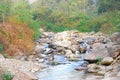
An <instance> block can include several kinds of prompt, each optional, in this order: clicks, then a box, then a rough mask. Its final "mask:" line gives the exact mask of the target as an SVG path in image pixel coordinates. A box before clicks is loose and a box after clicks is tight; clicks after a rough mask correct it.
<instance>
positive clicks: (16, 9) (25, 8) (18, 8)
mask: <svg viewBox="0 0 120 80" xmlns="http://www.w3.org/2000/svg"><path fill="white" fill-rule="evenodd" d="M12 11H13V16H12V18H14V19H13V20H12V21H14V23H17V24H23V25H27V26H28V27H29V28H31V29H32V30H33V33H34V34H33V37H34V40H35V39H37V38H39V36H40V32H39V28H40V25H39V22H38V21H35V20H33V12H32V10H31V8H30V5H29V3H28V2H27V1H19V2H17V3H16V4H14V5H13V10H12ZM20 37H23V36H22V35H21V34H20Z"/></svg>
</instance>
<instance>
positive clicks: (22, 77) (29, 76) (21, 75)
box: [13, 71, 38, 80]
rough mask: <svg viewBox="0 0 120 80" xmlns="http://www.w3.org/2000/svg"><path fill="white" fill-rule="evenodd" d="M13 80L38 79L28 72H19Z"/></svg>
mask: <svg viewBox="0 0 120 80" xmlns="http://www.w3.org/2000/svg"><path fill="white" fill-rule="evenodd" d="M13 80H38V78H37V77H36V76H35V75H34V74H32V73H30V72H26V71H19V72H18V73H16V74H15V76H14V77H13Z"/></svg>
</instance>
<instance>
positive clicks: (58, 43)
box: [53, 40, 71, 48]
mask: <svg viewBox="0 0 120 80" xmlns="http://www.w3.org/2000/svg"><path fill="white" fill-rule="evenodd" d="M53 44H55V45H58V46H62V47H67V48H68V47H69V46H71V41H68V40H63V41H55V42H53Z"/></svg>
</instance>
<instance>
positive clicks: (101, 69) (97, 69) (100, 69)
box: [87, 64, 106, 75]
mask: <svg viewBox="0 0 120 80" xmlns="http://www.w3.org/2000/svg"><path fill="white" fill-rule="evenodd" d="M87 68H88V72H90V73H95V74H96V75H104V74H105V72H106V70H105V69H106V68H105V66H101V65H97V64H89V65H88V66H87Z"/></svg>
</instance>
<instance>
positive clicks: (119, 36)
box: [110, 32, 120, 44]
mask: <svg viewBox="0 0 120 80" xmlns="http://www.w3.org/2000/svg"><path fill="white" fill-rule="evenodd" d="M110 38H111V41H112V42H114V43H115V44H120V32H115V33H113V34H112V35H111V37H110Z"/></svg>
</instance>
